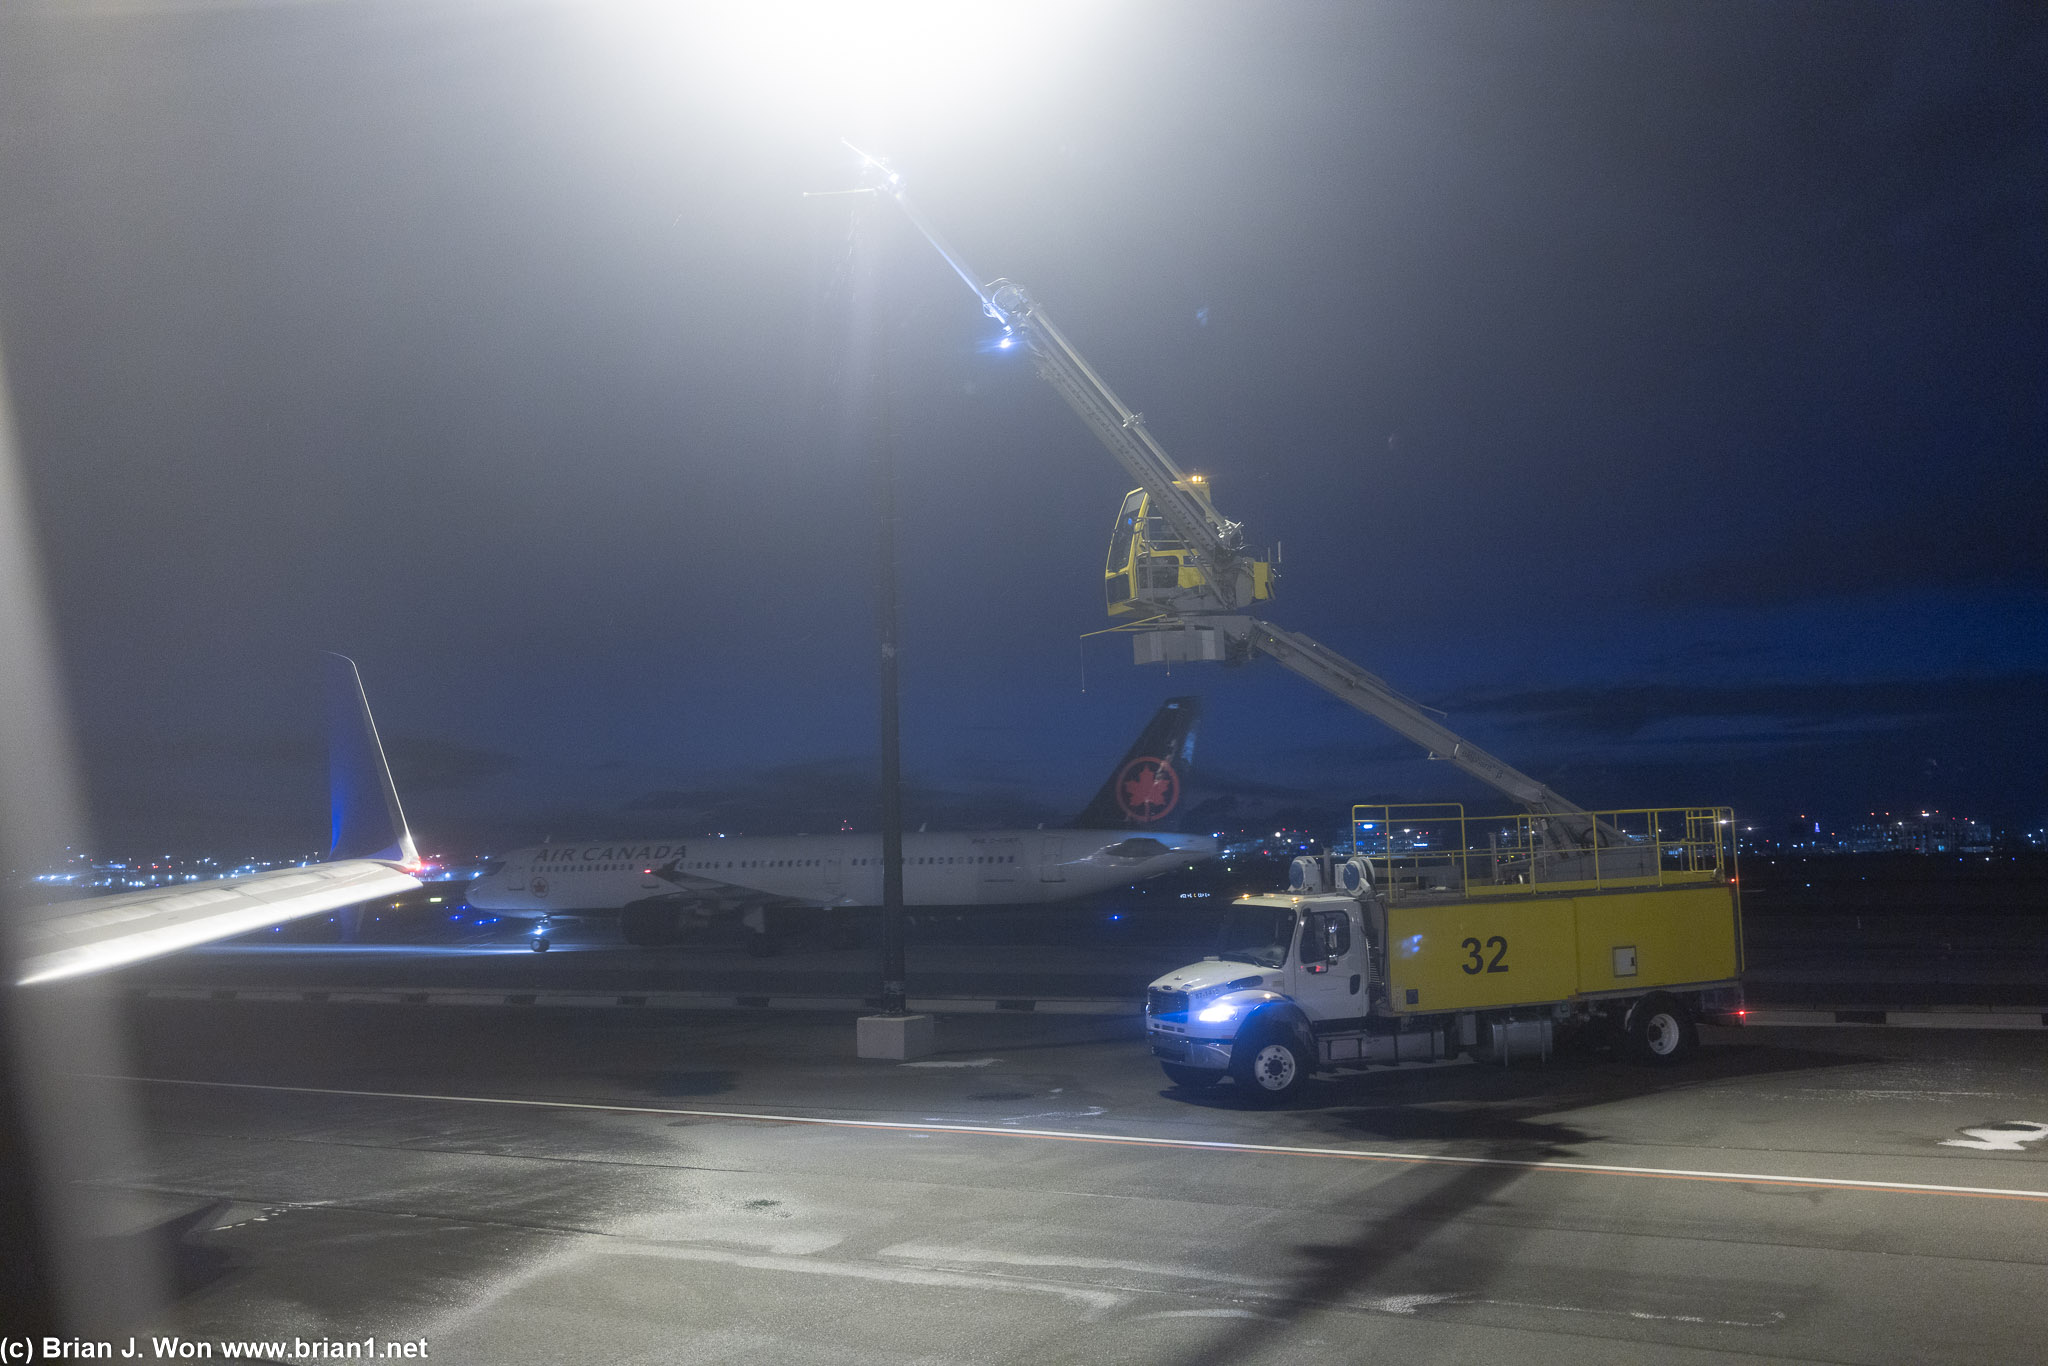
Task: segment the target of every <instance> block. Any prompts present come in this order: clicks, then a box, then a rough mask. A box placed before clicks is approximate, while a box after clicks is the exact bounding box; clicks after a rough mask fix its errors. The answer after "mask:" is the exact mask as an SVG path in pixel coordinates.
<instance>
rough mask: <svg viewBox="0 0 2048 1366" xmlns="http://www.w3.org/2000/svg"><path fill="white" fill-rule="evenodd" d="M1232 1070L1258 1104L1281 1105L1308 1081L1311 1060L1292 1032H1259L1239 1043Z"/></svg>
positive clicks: (1234, 1054)
mask: <svg viewBox="0 0 2048 1366" xmlns="http://www.w3.org/2000/svg"><path fill="white" fill-rule="evenodd" d="M1230 1070H1231V1073H1232V1075H1234V1076H1235V1077H1236V1078H1237V1084H1238V1085H1239V1086H1240V1087H1242V1088H1244V1092H1245V1094H1246V1095H1247V1096H1248V1097H1249V1098H1250V1100H1251V1102H1252V1104H1254V1105H1278V1104H1280V1103H1282V1102H1283V1101H1286V1100H1289V1099H1292V1098H1293V1097H1294V1096H1297V1095H1299V1094H1301V1088H1302V1087H1303V1086H1304V1085H1306V1084H1307V1083H1308V1059H1307V1058H1306V1057H1305V1056H1303V1054H1302V1051H1301V1045H1300V1044H1299V1043H1298V1042H1296V1041H1295V1038H1294V1036H1293V1035H1292V1034H1286V1033H1271V1034H1257V1035H1254V1036H1252V1037H1251V1038H1250V1039H1247V1040H1245V1041H1244V1042H1242V1043H1240V1044H1238V1045H1237V1046H1236V1047H1235V1048H1233V1049H1231V1064H1230Z"/></svg>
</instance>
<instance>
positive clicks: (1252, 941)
mask: <svg viewBox="0 0 2048 1366" xmlns="http://www.w3.org/2000/svg"><path fill="white" fill-rule="evenodd" d="M1293 943H1294V912H1293V911H1291V910H1288V909H1287V908H1285V907H1282V906H1232V907H1231V908H1230V909H1229V910H1228V911H1226V912H1225V913H1224V915H1223V929H1222V932H1221V933H1219V934H1218V935H1217V937H1216V956H1217V957H1218V958H1221V959H1223V960H1225V961H1226V962H1231V963H1256V964H1258V965H1259V966H1260V967H1262V968H1277V967H1280V966H1282V965H1283V964H1285V963H1286V962H1287V950H1288V949H1289V947H1291V946H1292V945H1293Z"/></svg>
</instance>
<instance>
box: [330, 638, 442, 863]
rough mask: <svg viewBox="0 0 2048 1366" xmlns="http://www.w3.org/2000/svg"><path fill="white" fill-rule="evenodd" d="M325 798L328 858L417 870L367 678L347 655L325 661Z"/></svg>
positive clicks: (332, 657) (418, 858)
mask: <svg viewBox="0 0 2048 1366" xmlns="http://www.w3.org/2000/svg"><path fill="white" fill-rule="evenodd" d="M327 794H328V798H329V812H330V815H331V818H332V828H333V843H332V845H331V847H330V848H329V849H328V852H327V857H328V858H330V859H351V858H361V859H383V860H387V861H389V862H394V863H401V864H404V865H406V866H407V867H417V866H418V864H419V861H420V855H419V850H418V849H417V848H415V847H414V845H413V842H412V831H411V830H410V829H408V828H407V827H406V824H405V811H404V808H402V807H400V806H399V804H398V788H397V787H396V786H394V785H393V783H392V781H391V765H390V764H388V763H386V762H385V760H384V743H383V741H381V740H379V739H378V738H377V722H376V720H375V719H374V718H372V717H371V715H370V699H369V697H368V695H367V694H365V693H364V692H363V676H362V674H360V673H359V672H357V670H356V662H355V661H354V660H353V659H350V658H349V657H348V656H347V655H337V654H331V653H330V654H329V655H328V656H327Z"/></svg>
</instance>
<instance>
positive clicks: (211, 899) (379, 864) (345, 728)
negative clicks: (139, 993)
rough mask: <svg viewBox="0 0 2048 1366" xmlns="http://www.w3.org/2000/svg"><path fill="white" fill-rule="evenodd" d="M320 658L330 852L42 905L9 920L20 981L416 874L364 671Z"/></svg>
mask: <svg viewBox="0 0 2048 1366" xmlns="http://www.w3.org/2000/svg"><path fill="white" fill-rule="evenodd" d="M327 660H328V668H327V715H328V723H329V724H328V735H327V746H328V747H327V756H328V770H329V792H330V794H331V796H332V799H333V819H334V826H333V844H332V846H331V847H330V849H329V850H328V854H329V861H328V862H325V863H314V864H308V865H306V866H305V867H302V868H273V869H270V870H268V871H266V872H261V873H245V874H243V875H241V876H239V877H224V878H221V879H219V880H217V881H213V882H199V883H190V884H187V885H185V886H180V887H161V888H155V889H152V890H150V891H146V892H124V893H122V894H120V895H118V896H109V897H100V898H97V899H95V900H92V901H86V902H77V903H70V904H73V905H79V906H83V907H84V908H85V909H82V910H77V911H70V910H67V909H64V908H57V907H50V908H45V909H46V910H48V911H50V912H52V913H51V914H48V915H46V916H45V917H44V918H43V919H41V920H36V921H30V922H28V923H27V924H24V925H21V926H19V927H18V928H17V929H16V931H15V933H16V936H17V943H18V950H17V952H18V953H19V956H20V960H21V964H20V965H21V969H22V972H21V976H20V977H19V978H18V979H17V981H18V982H19V984H20V985H22V986H28V985H30V984H32V983H36V982H52V981H58V980H61V979H63V978H66V977H78V976H82V975H84V974H85V973H89V972H104V971H106V970H107V969H108V968H118V967H123V966H126V965H127V964H129V963H138V962H141V961H142V960H143V959H145V958H154V957H156V956H157V955H158V954H163V953H174V952H176V951H177V950H179V949H189V948H192V947H193V946H194V945H197V944H205V943H208V942H210V941H212V940H215V939H226V938H228V937H229V936H230V935H237V934H246V933H247V932H249V931H250V930H260V929H263V928H264V927H265V926H268V925H281V924H283V923H284V922H285V921H287V920H297V919H298V918H299V917H301V916H307V915H314V914H317V913H318V912H321V911H331V910H334V909H336V908H337V907H340V906H353V905H355V904H356V903H357V902H359V901H372V900H375V899H376V898H378V897H381V896H390V895H392V894H393V893H395V892H404V891H409V890H411V889H412V888H414V887H417V886H419V885H420V881H419V879H418V878H417V877H414V876H413V870H416V869H418V868H419V866H420V859H419V854H418V852H417V851H416V850H415V848H414V846H413V840H412V832H411V831H410V830H409V829H407V828H406V824H405V812H404V811H403V810H402V809H401V808H400V807H399V804H398V789H397V788H396V787H395V786H393V784H392V782H391V766H390V764H388V763H387V762H386V761H385V758H384V744H383V741H381V740H380V739H379V738H378V736H377V723H376V721H375V720H374V719H373V718H372V717H371V715H370V702H369V698H368V697H367V696H366V695H365V694H364V692H363V679H362V675H361V674H360V673H358V672H357V670H356V665H355V661H354V660H352V659H349V658H348V657H347V656H345V655H335V654H330V655H328V656H327Z"/></svg>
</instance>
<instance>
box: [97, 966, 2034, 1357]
mask: <svg viewBox="0 0 2048 1366" xmlns="http://www.w3.org/2000/svg"><path fill="white" fill-rule="evenodd" d="M606 952H607V951H604V950H592V951H591V952H590V953H587V954H579V953H574V952H571V953H564V954H561V955H560V956H559V957H557V956H556V955H553V954H551V955H548V956H546V958H545V959H544V960H542V961H539V962H536V961H535V960H536V959H538V958H539V957H540V956H537V955H528V956H526V957H524V958H521V957H516V956H513V955H507V954H490V955H480V956H479V961H483V960H495V961H497V962H499V963H501V964H503V965H505V970H507V971H509V970H511V965H512V964H515V963H516V964H519V965H520V966H519V968H518V971H520V972H529V971H541V972H549V973H554V972H562V971H567V972H570V973H581V972H586V971H588V972H597V971H599V967H598V962H599V960H601V959H602V958H603V957H605V955H606ZM216 957H218V958H220V959H221V960H223V961H229V962H233V961H234V955H232V954H228V955H216ZM583 959H588V960H590V961H588V962H580V963H579V960H583ZM770 961H771V962H773V961H774V960H770ZM276 964H277V958H276V957H275V956H274V957H273V959H272V960H271V964H270V967H269V968H268V969H267V970H266V975H271V974H274V973H275V972H276V971H278V970H279V969H278V968H277V966H276ZM247 966H248V964H247V963H246V962H244V963H242V964H240V965H239V966H238V968H237V969H236V970H237V971H240V970H242V969H243V968H246V967H247ZM782 966H783V967H785V968H793V967H798V966H800V964H799V963H797V962H791V963H785V964H783V965H782ZM1031 966H1032V965H1031V964H1029V963H1012V964H1011V965H1010V969H1009V970H1011V971H1016V972H1028V970H1029V969H1030V968H1031ZM390 967H391V964H390V963H389V962H386V963H385V965H384V969H385V970H387V971H388V970H389V969H390ZM446 967H447V965H446V964H445V963H434V964H432V965H431V970H432V971H434V972H437V973H438V972H441V971H443V970H445V969H446ZM404 970H407V971H410V970H412V968H411V966H406V967H405V968H404ZM420 970H421V971H427V970H428V968H420ZM818 970H819V971H826V970H827V968H824V967H821V968H819V969H818ZM833 970H836V969H833ZM123 1009H124V1010H125V1011H126V1013H127V1019H128V1031H127V1032H128V1037H129V1039H130V1045H131V1050H132V1057H131V1059H130V1061H129V1064H128V1070H129V1072H130V1074H131V1075H133V1076H134V1077H136V1078H138V1079H140V1080H136V1081H134V1082H132V1083H130V1084H129V1088H128V1089H129V1091H130V1093H131V1094H132V1096H133V1097H134V1099H135V1101H136V1104H137V1107H138V1110H139V1112H140V1114H141V1116H142V1122H143V1128H144V1135H143V1139H144V1141H143V1144H142V1152H143V1156H142V1157H140V1158H139V1159H138V1160H137V1161H136V1162H135V1164H134V1165H133V1167H132V1169H129V1170H124V1171H120V1172H115V1173H110V1174H109V1175H108V1177H107V1179H106V1180H105V1182H104V1188H105V1189H106V1191H107V1192H108V1194H109V1196H110V1198H118V1199H119V1200H120V1201H123V1202H125V1207H126V1208H127V1209H128V1210H129V1217H130V1219H131V1220H134V1221H140V1222H143V1223H148V1222H154V1221H171V1220H176V1219H178V1218H189V1217H191V1216H193V1215H195V1214H197V1215H198V1216H199V1217H198V1218H197V1219H196V1221H195V1222H194V1224H193V1227H192V1231H190V1232H189V1233H187V1234H185V1236H184V1237H183V1238H182V1239H181V1240H180V1241H178V1243H177V1244H176V1248H177V1253H176V1256H177V1262H178V1267H177V1270H178V1273H179V1276H178V1280H179V1285H180V1296H179V1298H178V1300H177V1302H176V1304H175V1306H174V1307H173V1309H172V1310H171V1312H170V1313H169V1315H168V1317H167V1319H166V1320H165V1323H164V1324H163V1325H162V1329H163V1331H166V1332H171V1333H176V1334H182V1335H183V1336H185V1337H186V1338H188V1339H191V1340H194V1341H198V1340H205V1341H209V1342H226V1341H244V1340H254V1341H275V1342H279V1343H282V1344H285V1345H287V1346H289V1345H290V1342H291V1340H292V1339H294V1338H299V1339H305V1340H307V1341H308V1342H311V1341H315V1340H330V1341H341V1340H349V1341H355V1340H361V1339H364V1338H375V1339H378V1340H379V1341H380V1342H381V1341H417V1340H420V1339H424V1340H425V1341H426V1343H427V1350H428V1352H429V1359H431V1360H434V1361H443V1362H480V1363H481V1362H504V1363H523V1362H583V1361H591V1362H597V1361H602V1362H637V1361H663V1362H671V1361H672V1362H706V1363H709V1362H771V1361H772V1362H835V1363H836V1362H876V1363H881V1362H888V1363H903V1362H920V1363H921V1362H942V1361H943V1362H1027V1361H1028V1362H1103V1361H1142V1362H1153V1361H1157V1362H1177V1363H1190V1364H1191V1366H1192V1364H1193V1363H1211V1362H1215V1363H1221V1362H1233V1363H1236V1362H1258V1361H1275V1362H1280V1361H1287V1362H1295V1361H1316V1362H1329V1361H1364V1360H1375V1361H1376V1360H1396V1359H1398V1360H1413V1361H1428V1362H1434V1361H1469V1360H1512V1361H1516V1362H1550V1361H1557V1362H1565V1361H1569V1362H1573V1363H1584V1362H1607V1361H1614V1362H1624V1361H1626V1362H1635V1361H1643V1360H1647V1359H1656V1360H1659V1361H1725V1360H1728V1359H1730V1358H1734V1357H1750V1358H1757V1357H1761V1358H1767V1359H1780V1360H1813V1361H1830V1362H1873V1363H1877V1362H1924V1361H1930V1360H1952V1361H1961V1360H1969V1361H1984V1362H1992V1361H2035V1360H2038V1359H2039V1357H2040V1355H2041V1350H2040V1287H2041V1285H2043V1284H2048V1141H2043V1140H2044V1138H2048V1068H2044V1067H2043V1062H2044V1040H2043V1039H2042V1038H2041V1037H2040V1036H2038V1035H2028V1034H2017V1033H2007V1034H1993V1033H1978V1032H1973V1031H1942V1032H1939V1033H1918V1032H1906V1031H1886V1030H1860V1031H1859V1030H1847V1029H1844V1030H1834V1029H1801V1030H1769V1029H1751V1030H1743V1031H1707V1035H1708V1046H1707V1047H1706V1048H1705V1049H1704V1050H1703V1051H1702V1055H1701V1057H1700V1059H1699V1060H1698V1061H1697V1062H1696V1063H1695V1064H1693V1065H1691V1066H1688V1067H1685V1068H1682V1069H1675V1070H1656V1069H1646V1068H1642V1067H1639V1066H1635V1065H1632V1064H1629V1063H1627V1062H1624V1061H1621V1060H1618V1059H1615V1058H1613V1057H1610V1056H1605V1055H1601V1054H1597V1053H1589V1054H1569V1055H1564V1056H1560V1057H1557V1058H1554V1059H1552V1060H1551V1061H1550V1062H1548V1063H1547V1064H1542V1065H1518V1066H1516V1067H1514V1068H1511V1069H1501V1068H1497V1067H1482V1066H1478V1065H1475V1064H1454V1065H1444V1066H1431V1067H1414V1068H1401V1069H1382V1070H1378V1071H1373V1072H1366V1073H1357V1074H1348V1075H1344V1076H1339V1077H1337V1078H1334V1079H1329V1080H1322V1081H1318V1082H1316V1083H1315V1084H1313V1085H1312V1087H1311V1088H1310V1090H1309V1092H1308V1094H1307V1095H1306V1097H1305V1098H1304V1099H1303V1100H1302V1101H1301V1102H1300V1103H1299V1104H1297V1105H1295V1106H1293V1107H1290V1108H1288V1109H1285V1110H1281V1111H1262V1110H1255V1109H1249V1108H1245V1107H1244V1106H1243V1105H1242V1104H1241V1103H1240V1102H1239V1100H1238V1098H1237V1097H1236V1095H1235V1094H1234V1093H1233V1091H1232V1088H1231V1087H1230V1086H1229V1085H1224V1086H1220V1087H1217V1088H1214V1089H1212V1090H1208V1091H1200V1092H1185V1091H1180V1090H1176V1089H1174V1088H1172V1087H1170V1086H1168V1085H1167V1084H1166V1082H1165V1079H1164V1078H1163V1077H1162V1076H1161V1075H1160V1073H1159V1072H1158V1070H1157V1069H1156V1068H1155V1067H1154V1066H1153V1064H1152V1063H1151V1062H1150V1061H1149V1059H1148V1058H1147V1057H1146V1055H1145V1050H1144V1048H1143V1045H1142V1043H1141V1041H1140V1039H1139V1037H1138V1028H1139V1026H1138V1024H1137V1022H1135V1021H1133V1020H1130V1019H1128V1018H1118V1017H1065V1018H1059V1017H1044V1016H1032V1015H1021V1016H1015V1015H1013V1016H990V1015H982V1016H952V1017H946V1018H943V1019H941V1020H940V1021H939V1026H938V1038H939V1046H940V1050H941V1051H940V1052H939V1053H938V1054H937V1055H936V1056H934V1057H932V1058H929V1059H925V1060H923V1061H921V1062H918V1063H914V1064H891V1063H878V1062H864V1061H861V1060H858V1059H856V1058H855V1057H854V1055H853V1027H852V1016H851V1015H850V1014H846V1013H832V1012H812V1013H802V1014H774V1013H765V1012H745V1013H740V1012H725V1013H718V1012H695V1013H686V1012H667V1011H659V1012H645V1011H641V1012H632V1011H619V1010H611V1011H582V1010H557V1011H535V1010H521V1009H517V1008H492V1009H472V1008H442V1007H436V1006H431V1005H424V1006H349V1005H340V1004H331V1003H330V1004H305V1003H297V1004H284V1003H265V1002H250V1001H242V1000H235V1001H211V1000H207V1001H162V1000H140V999H130V1000H128V1001H127V1002H126V1003H125V1005H124V1007H123ZM284 1355H286V1356H289V1355H290V1354H289V1353H288V1352H287V1353H284Z"/></svg>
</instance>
